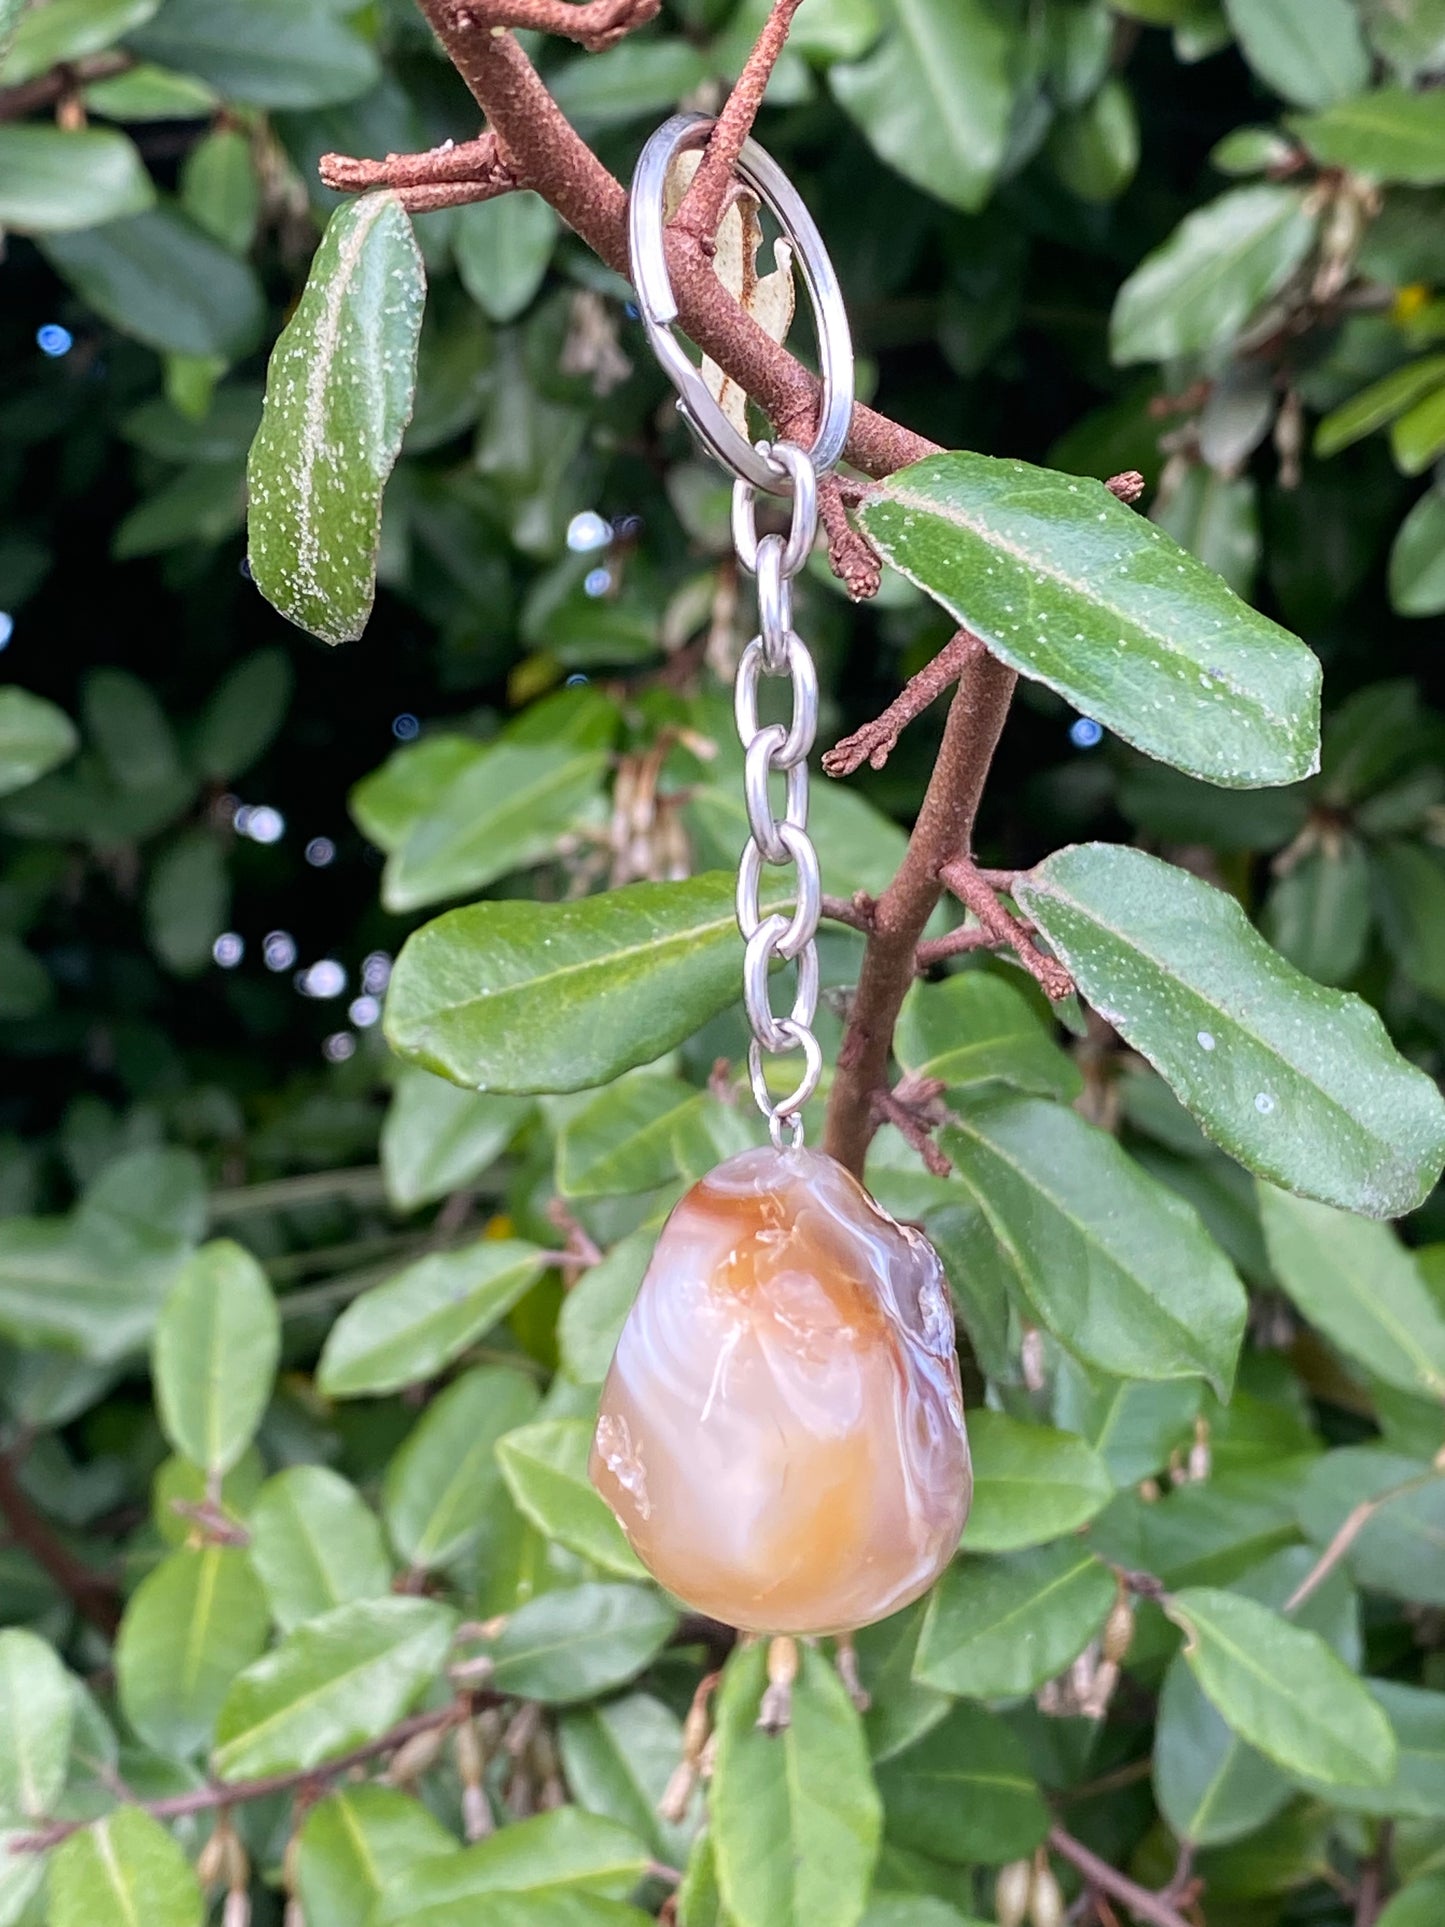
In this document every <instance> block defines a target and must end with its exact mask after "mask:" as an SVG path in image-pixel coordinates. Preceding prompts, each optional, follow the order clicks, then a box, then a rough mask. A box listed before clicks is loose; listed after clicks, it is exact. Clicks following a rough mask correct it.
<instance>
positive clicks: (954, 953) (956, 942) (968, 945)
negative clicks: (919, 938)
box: [913, 923, 996, 977]
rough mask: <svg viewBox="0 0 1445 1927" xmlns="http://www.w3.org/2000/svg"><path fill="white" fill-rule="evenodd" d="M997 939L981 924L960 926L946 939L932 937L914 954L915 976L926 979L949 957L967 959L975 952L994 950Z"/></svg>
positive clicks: (951, 931)
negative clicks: (930, 972)
mask: <svg viewBox="0 0 1445 1927" xmlns="http://www.w3.org/2000/svg"><path fill="white" fill-rule="evenodd" d="M995 943H996V939H995V938H993V937H992V936H990V935H989V933H988V931H987V930H985V929H984V927H983V925H982V924H981V923H964V924H960V925H959V927H958V929H957V930H950V931H949V933H948V935H947V936H946V937H930V938H929V940H928V941H927V943H921V944H919V946H918V948H917V949H916V950H915V951H914V953H913V970H914V975H915V976H919V977H924V976H926V975H927V974H928V972H929V971H930V970H932V969H933V968H934V966H935V965H937V964H941V963H943V962H945V961H946V960H947V959H948V958H949V957H966V956H968V955H969V954H970V953H971V952H972V951H975V950H992V949H993V948H994V947H995Z"/></svg>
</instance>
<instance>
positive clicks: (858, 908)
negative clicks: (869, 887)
mask: <svg viewBox="0 0 1445 1927" xmlns="http://www.w3.org/2000/svg"><path fill="white" fill-rule="evenodd" d="M874 908H875V906H874V902H873V899H872V897H870V896H869V895H868V892H867V891H866V890H859V891H858V892H857V894H856V895H855V896H852V897H824V898H823V907H822V914H823V915H824V916H825V917H827V918H828V920H829V921H830V922H831V923H846V924H847V926H848V928H849V929H850V930H861V931H862V932H863V934H864V936H865V937H866V936H867V935H869V933H870V932H871V931H872V929H873V913H874Z"/></svg>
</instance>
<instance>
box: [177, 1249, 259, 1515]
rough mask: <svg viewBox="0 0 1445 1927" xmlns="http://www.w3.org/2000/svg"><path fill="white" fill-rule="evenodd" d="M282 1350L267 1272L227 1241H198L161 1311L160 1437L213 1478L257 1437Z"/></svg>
mask: <svg viewBox="0 0 1445 1927" xmlns="http://www.w3.org/2000/svg"><path fill="white" fill-rule="evenodd" d="M280 1354H281V1322H280V1319H279V1318H278V1316H277V1313H276V1300H275V1299H274V1297H273V1296H272V1294H271V1287H270V1285H269V1284H268V1283H267V1280H266V1274H265V1273H264V1272H263V1271H262V1269H261V1267H260V1266H259V1265H258V1264H257V1263H256V1260H255V1259H254V1258H253V1257H252V1256H251V1254H250V1252H249V1251H244V1250H242V1248H241V1246H240V1245H238V1244H233V1243H232V1242H231V1240H230V1239H229V1238H217V1239H216V1240H214V1241H213V1242H212V1243H211V1244H208V1245H203V1246H202V1248H201V1249H200V1250H199V1251H198V1252H197V1253H196V1254H195V1256H194V1257H193V1258H192V1259H191V1260H190V1261H189V1262H188V1264H187V1265H186V1267H185V1269H184V1270H183V1271H182V1272H181V1274H180V1276H179V1277H178V1278H177V1279H176V1282H175V1283H174V1284H173V1285H172V1286H171V1290H170V1295H169V1296H168V1297H167V1299H166V1302H165V1304H164V1305H163V1306H162V1308H161V1315H160V1319H159V1321H158V1322H157V1325H156V1335H155V1349H154V1354H153V1370H154V1373H155V1382H156V1401H157V1404H158V1406H159V1408H160V1419H161V1424H162V1426H163V1427H164V1430H165V1434H166V1437H167V1438H168V1439H169V1440H170V1442H171V1444H172V1445H174V1446H175V1448H176V1450H177V1451H178V1452H184V1453H185V1455H186V1457H187V1458H188V1459H191V1460H192V1461H193V1462H194V1463H195V1464H196V1465H200V1466H204V1467H205V1469H206V1470H207V1471H208V1472H211V1473H214V1474H215V1475H216V1476H217V1477H219V1476H220V1475H221V1474H223V1473H226V1472H229V1471H230V1469H231V1467H232V1466H233V1465H234V1464H235V1463H236V1461H237V1459H239V1458H240V1456H241V1454H242V1453H243V1452H244V1451H245V1449H246V1447H247V1446H248V1445H249V1444H250V1443H251V1440H252V1439H253V1438H254V1437H255V1434H256V1428H257V1427H258V1426H259V1425H260V1423H261V1417H262V1414H263V1413H264V1412H265V1410H266V1406H267V1404H268V1403H269V1402H270V1398H271V1389H272V1386H273V1384H274V1381H275V1377H276V1363H277V1360H278V1358H279V1357H280Z"/></svg>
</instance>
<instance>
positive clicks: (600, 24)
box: [451, 0, 661, 54]
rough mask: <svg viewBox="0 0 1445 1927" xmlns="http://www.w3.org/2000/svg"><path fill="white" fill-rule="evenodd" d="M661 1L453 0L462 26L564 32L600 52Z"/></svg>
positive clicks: (639, 23)
mask: <svg viewBox="0 0 1445 1927" xmlns="http://www.w3.org/2000/svg"><path fill="white" fill-rule="evenodd" d="M660 4H661V0H584V4H580V5H579V4H577V3H576V0H453V4H452V7H451V11H452V13H453V15H454V16H455V18H456V20H457V23H458V25H459V26H462V27H465V26H468V25H470V26H471V27H473V28H474V29H476V30H478V31H482V30H485V31H487V32H490V33H497V32H500V31H501V30H502V29H503V28H506V27H521V28H522V29H524V30H530V31H531V32H533V33H555V34H560V35H561V36H562V37H563V39H565V40H575V41H577V42H578V44H579V45H580V46H583V47H585V48H586V49H587V51H588V52H589V53H594V54H595V53H601V52H602V51H603V50H604V49H605V48H607V47H611V46H614V45H615V44H616V43H617V42H618V41H619V40H622V39H625V38H626V36H627V35H628V34H630V33H631V32H633V30H634V29H635V28H637V27H641V26H645V25H646V24H647V22H648V21H649V20H652V19H654V18H655V17H656V14H657V10H658V7H659V5H660Z"/></svg>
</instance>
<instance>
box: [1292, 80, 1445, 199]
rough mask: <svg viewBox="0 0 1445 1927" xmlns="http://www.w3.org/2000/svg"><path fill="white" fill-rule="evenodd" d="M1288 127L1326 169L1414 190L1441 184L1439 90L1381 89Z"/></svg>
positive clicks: (1443, 155)
mask: <svg viewBox="0 0 1445 1927" xmlns="http://www.w3.org/2000/svg"><path fill="white" fill-rule="evenodd" d="M1289 125H1290V128H1291V130H1292V131H1293V132H1294V133H1295V134H1297V135H1298V136H1299V138H1300V140H1302V141H1303V142H1304V144H1305V146H1306V147H1307V148H1308V149H1309V151H1310V153H1311V154H1313V156H1314V157H1315V159H1316V160H1317V161H1322V162H1323V163H1324V165H1325V166H1326V167H1348V168H1350V169H1351V170H1352V171H1353V172H1354V173H1357V174H1368V175H1370V176H1371V177H1372V178H1373V179H1374V180H1377V181H1391V182H1401V183H1405V184H1408V185H1411V186H1414V187H1433V186H1436V185H1437V184H1438V183H1440V182H1441V181H1445V98H1442V97H1441V95H1440V93H1439V91H1438V89H1434V88H1431V89H1426V90H1424V91H1423V92H1420V93H1412V92H1411V91H1410V90H1409V89H1408V88H1404V87H1381V88H1378V89H1377V90H1376V91H1375V92H1374V93H1372V94H1360V95H1357V96H1356V98H1355V99H1354V100H1342V101H1338V102H1337V103H1336V104H1335V105H1334V106H1332V107H1327V108H1325V109H1324V111H1323V112H1322V113H1318V114H1296V115H1294V116H1292V118H1291V120H1290V123H1289Z"/></svg>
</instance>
